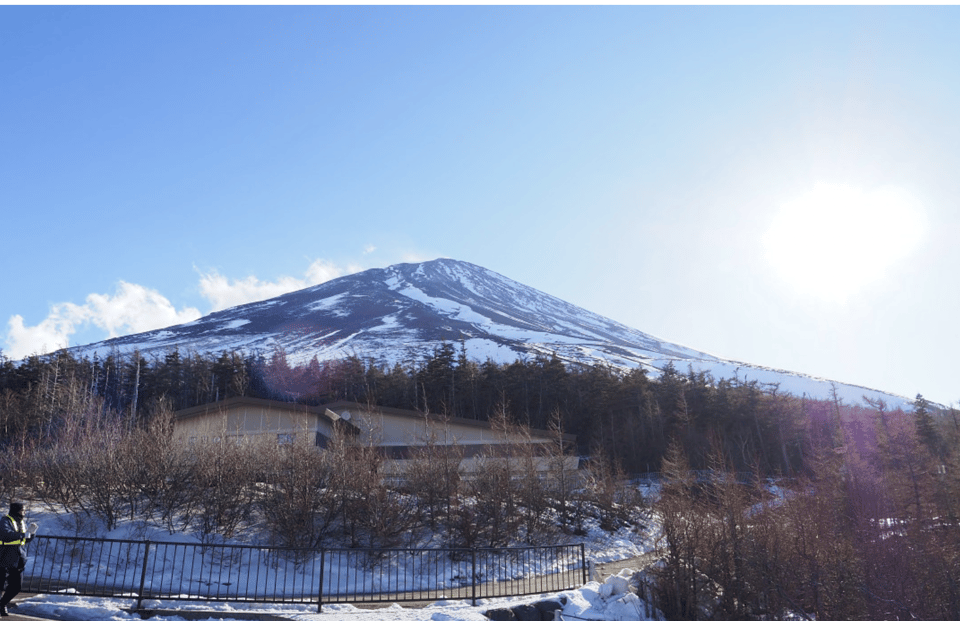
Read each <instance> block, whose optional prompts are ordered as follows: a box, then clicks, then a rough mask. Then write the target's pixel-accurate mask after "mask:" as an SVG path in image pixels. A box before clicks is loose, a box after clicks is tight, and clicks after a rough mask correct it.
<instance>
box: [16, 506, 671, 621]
mask: <svg viewBox="0 0 960 621" xmlns="http://www.w3.org/2000/svg"><path fill="white" fill-rule="evenodd" d="M28 520H29V521H36V522H38V523H39V524H40V526H41V530H40V533H39V534H49V535H63V536H69V535H72V534H74V533H72V532H69V530H68V525H67V522H66V521H65V520H63V518H62V516H57V515H55V514H38V513H36V512H33V514H32V515H31V516H30V517H29V518H28ZM134 533H136V536H135V535H134ZM164 534H165V532H164V531H162V530H153V529H151V530H150V532H149V538H150V539H151V540H153V541H162V540H164V539H165V540H167V541H180V542H183V541H184V540H185V539H184V536H183V535H177V536H172V537H171V536H166V537H165V536H164ZM98 536H100V537H104V538H110V539H142V538H145V537H144V531H143V527H142V526H141V527H140V528H136V529H134V527H132V526H124V527H122V528H120V529H118V530H115V531H112V532H109V533H100V534H98ZM584 543H585V548H586V551H587V558H588V559H589V560H590V561H592V562H593V563H597V564H602V563H609V562H613V561H618V560H624V559H630V558H633V557H636V556H639V555H641V554H644V553H645V552H648V551H649V550H650V549H651V547H652V540H651V533H650V532H649V529H648V532H646V533H636V532H633V531H630V530H628V529H623V530H622V531H620V532H616V533H607V532H604V531H602V530H601V529H599V528H597V527H594V528H592V529H591V530H590V532H589V533H588V535H587V536H586V537H584ZM28 549H29V548H28ZM630 573H631V571H630V570H624V571H623V572H621V574H620V575H612V576H605V575H603V574H602V573H601V574H600V575H599V579H601V580H603V582H597V581H592V582H588V583H587V584H586V585H584V586H583V587H581V588H579V589H574V590H569V591H563V592H558V593H550V594H546V595H536V596H525V597H515V598H493V599H481V600H479V601H478V605H477V606H473V605H471V601H470V600H458V601H440V602H435V603H431V604H429V605H427V606H425V607H422V608H413V607H401V606H399V605H396V604H394V605H390V606H386V607H381V608H376V609H361V608H358V607H355V606H352V605H349V604H324V606H323V612H322V613H317V611H316V606H315V605H306V604H283V605H280V604H264V603H256V604H245V603H241V602H229V603H226V602H197V601H196V600H194V601H190V602H183V601H167V600H150V599H147V600H144V602H143V608H145V609H149V610H156V611H159V612H158V614H157V615H156V616H155V617H154V618H157V619H161V620H166V621H181V620H183V619H186V618H187V617H189V619H191V620H197V619H200V620H204V619H208V618H209V619H220V620H224V619H227V620H232V619H237V620H238V621H239V620H241V619H243V620H247V621H248V620H249V619H251V618H256V617H258V616H259V617H261V618H270V619H273V618H281V619H297V620H301V621H386V620H397V621H487V619H488V617H486V616H484V613H485V612H486V611H488V610H493V609H501V608H512V607H514V606H518V605H521V604H531V603H534V602H540V601H544V600H552V601H556V602H560V603H561V604H562V605H563V608H562V610H561V614H562V618H563V619H565V620H567V621H576V620H577V619H593V620H602V621H607V620H609V621H628V620H630V621H634V620H635V621H646V620H647V619H655V618H656V616H655V614H654V615H650V614H648V613H649V612H650V611H648V610H647V607H646V606H645V605H644V602H643V601H642V600H640V599H639V598H638V597H637V596H636V594H634V593H632V592H631V591H630V589H629V588H628V586H627V582H628V579H629V574H630ZM29 575H30V566H29V565H28V568H27V576H28V577H29ZM135 602H136V600H135V598H130V599H124V598H101V597H81V596H77V595H75V594H71V593H70V592H69V591H67V592H64V593H59V594H56V595H34V596H30V597H26V598H24V599H21V600H19V601H18V605H17V609H16V612H18V613H21V614H25V615H35V616H39V617H46V618H51V619H62V620H63V621H93V620H97V621H100V620H116V621H127V620H130V621H134V620H138V619H140V617H139V616H138V615H136V614H135V613H130V612H127V611H129V610H131V609H132V608H133V606H134V605H135ZM188 612H189V615H187V613H188ZM206 612H209V613H210V616H209V617H205V616H204V615H205V613H206ZM233 613H236V616H231V614H233ZM184 615H187V616H184Z"/></svg>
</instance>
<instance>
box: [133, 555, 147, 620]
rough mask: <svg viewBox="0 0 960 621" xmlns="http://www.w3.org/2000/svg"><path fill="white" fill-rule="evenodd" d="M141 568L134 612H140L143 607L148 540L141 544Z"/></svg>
mask: <svg viewBox="0 0 960 621" xmlns="http://www.w3.org/2000/svg"><path fill="white" fill-rule="evenodd" d="M143 544H144V545H143V568H142V569H141V570H140V590H139V591H137V607H136V608H134V610H140V606H141V605H143V587H144V585H145V584H146V583H147V561H148V560H149V559H150V540H149V539H148V540H146V541H144V542H143Z"/></svg>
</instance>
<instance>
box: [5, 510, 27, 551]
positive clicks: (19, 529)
mask: <svg viewBox="0 0 960 621" xmlns="http://www.w3.org/2000/svg"><path fill="white" fill-rule="evenodd" d="M6 518H7V519H8V520H10V523H11V524H13V532H14V533H16V534H19V535H20V538H19V539H14V540H13V541H2V542H0V543H2V544H3V545H5V546H22V545H24V544H26V543H27V531H26V529H24V528H23V520H20V522H19V523H18V522H17V521H16V520H15V519H13V517H12V516H9V515H8V516H6Z"/></svg>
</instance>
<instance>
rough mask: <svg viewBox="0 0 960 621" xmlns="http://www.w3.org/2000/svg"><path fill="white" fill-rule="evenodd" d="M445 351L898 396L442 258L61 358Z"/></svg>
mask: <svg viewBox="0 0 960 621" xmlns="http://www.w3.org/2000/svg"><path fill="white" fill-rule="evenodd" d="M443 342H447V343H453V344H455V345H456V346H457V348H458V349H459V346H460V345H459V344H460V342H463V344H464V345H465V347H466V350H467V355H468V356H469V357H470V358H473V359H476V360H481V361H482V360H486V359H488V358H489V359H491V360H494V361H496V362H506V363H509V362H513V361H514V360H516V359H518V358H525V357H526V358H529V357H533V356H535V355H536V354H537V353H543V354H546V355H550V354H551V353H555V354H556V355H557V356H558V357H559V358H560V359H561V360H563V361H565V362H567V363H584V364H596V363H601V362H602V363H606V364H609V365H612V366H614V367H620V368H624V369H629V368H636V367H643V368H645V369H647V370H648V371H649V372H650V374H651V376H653V377H655V376H657V375H658V374H659V372H660V370H661V369H663V368H665V367H666V366H667V365H668V364H670V363H673V365H674V367H675V368H676V369H677V370H679V371H681V372H686V371H687V369H688V368H693V369H694V370H695V371H701V370H703V371H708V372H709V373H710V374H712V375H713V376H714V377H716V378H724V377H733V376H735V375H736V376H737V377H739V378H740V379H741V380H747V381H750V380H758V381H760V382H763V383H769V384H779V386H780V390H781V391H782V392H789V393H792V394H796V395H802V394H806V395H808V396H810V397H815V398H828V397H829V396H830V394H831V389H832V387H836V390H837V394H838V395H839V396H840V397H841V398H843V400H844V401H845V402H846V403H860V402H861V396H863V395H866V396H869V397H872V398H882V399H884V400H885V401H886V402H887V403H888V404H889V405H890V406H891V407H897V406H901V405H904V406H905V405H909V403H910V402H911V401H910V400H909V399H906V398H905V397H902V396H897V395H892V394H888V393H885V392H882V391H878V390H872V389H868V388H864V387H861V386H853V385H848V384H842V383H839V382H831V381H830V380H827V379H822V378H815V377H810V376H807V375H802V374H797V373H791V372H789V371H782V370H776V369H769V368H764V367H760V366H756V365H751V364H747V363H741V362H735V361H732V360H725V359H722V358H718V357H716V356H712V355H710V354H706V353H703V352H699V351H696V350H693V349H690V348H688V347H684V346H681V345H676V344H673V343H667V342H665V341H661V340H659V339H657V338H655V337H653V336H651V335H649V334H646V333H644V332H640V331H639V330H635V329H633V328H630V327H627V326H625V325H623V324H620V323H617V322H615V321H612V320H610V319H607V318H605V317H602V316H600V315H597V314H596V313H592V312H590V311H587V310H585V309H583V308H580V307H578V306H574V305H573V304H569V303H567V302H564V301H563V300H560V299H558V298H556V297H553V296H551V295H548V294H546V293H543V292H541V291H537V290H536V289H533V288H531V287H528V286H526V285H523V284H520V283H518V282H516V281H513V280H510V279H509V278H506V277H504V276H501V275H500V274H497V273H496V272H492V271H490V270H488V269H485V268H482V267H479V266H476V265H473V264H470V263H465V262H463V261H455V260H451V259H437V260H434V261H428V262H425V263H404V264H399V265H393V266H390V267H387V268H382V269H370V270H367V271H365V272H360V273H357V274H352V275H349V276H343V277H341V278H337V279H335V280H331V281H328V282H325V283H323V284H320V285H316V286H314V287H309V288H307V289H302V290H300V291H295V292H293V293H288V294H285V295H281V296H278V297H275V298H273V299H270V300H265V301H262V302H254V303H251V304H244V305H242V306H236V307H233V308H230V309H226V310H223V311H219V312H215V313H211V314H210V315H207V316H206V317H203V318H201V319H198V320H197V321H193V322H190V323H186V324H181V325H178V326H172V327H169V328H164V329H162V330H154V331H151V332H143V333H140V334H133V335H129V336H123V337H119V338H114V339H110V340H107V341H102V342H100V343H94V344H91V345H83V346H78V347H74V348H71V351H72V352H73V353H74V354H76V355H79V356H92V355H93V354H94V352H97V353H99V355H100V356H105V355H107V354H109V353H114V352H120V353H128V352H132V351H134V350H135V349H136V350H139V351H140V352H141V353H142V354H144V355H148V356H149V355H150V354H161V353H163V352H165V351H169V350H172V349H173V348H175V347H177V348H179V349H180V351H181V352H199V353H207V352H209V353H219V352H221V351H234V350H239V351H243V352H247V353H250V352H261V353H263V354H265V355H269V354H271V353H272V352H273V351H274V349H275V348H277V347H279V348H282V349H283V350H284V351H285V352H286V354H287V358H288V360H289V361H290V363H291V364H303V363H306V362H307V361H309V360H310V359H311V358H313V357H314V356H316V357H317V358H318V359H319V360H329V359H336V358H344V357H347V356H351V355H356V356H358V357H360V358H362V359H365V360H372V361H375V362H376V363H378V364H386V365H389V366H392V365H393V364H394V363H395V362H400V363H403V364H409V363H410V362H413V361H419V360H422V359H424V358H425V357H426V356H427V355H429V354H431V353H432V352H433V351H434V349H435V348H436V347H438V346H439V345H440V344H442V343H443Z"/></svg>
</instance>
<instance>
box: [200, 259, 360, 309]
mask: <svg viewBox="0 0 960 621" xmlns="http://www.w3.org/2000/svg"><path fill="white" fill-rule="evenodd" d="M359 269H360V268H359V267H356V266H353V265H351V266H348V267H346V268H341V267H338V266H336V265H334V264H333V263H331V262H329V261H324V260H323V259H317V260H316V261H314V262H313V263H311V264H310V267H308V268H307V271H306V272H305V273H304V276H303V278H294V277H292V276H282V277H281V278H279V279H278V280H276V281H273V282H265V281H261V280H260V279H259V278H257V277H256V276H247V277H246V278H243V279H240V280H231V279H229V278H227V277H226V276H223V275H221V274H220V273H219V272H217V271H216V270H214V271H212V272H208V273H205V274H204V273H201V274H200V294H201V295H203V297H204V298H206V299H207V301H209V302H210V305H211V309H210V312H214V311H218V310H223V309H225V308H231V307H233V306H238V305H240V304H249V303H250V302H259V301H260V300H267V299H269V298H273V297H276V296H278V295H283V294H284V293H290V292H291V291H298V290H300V289H304V288H306V287H312V286H313V285H319V284H320V283H324V282H327V281H328V280H332V279H334V278H337V277H339V276H343V275H344V274H349V273H353V272H356V271H359Z"/></svg>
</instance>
